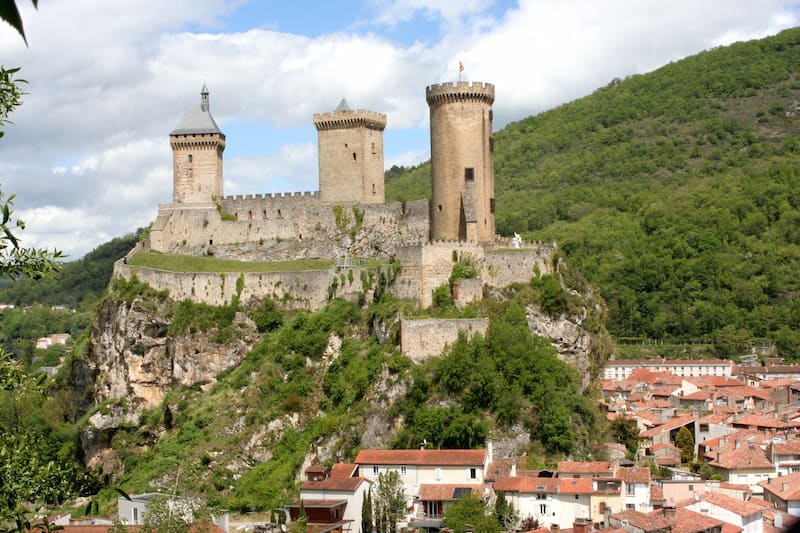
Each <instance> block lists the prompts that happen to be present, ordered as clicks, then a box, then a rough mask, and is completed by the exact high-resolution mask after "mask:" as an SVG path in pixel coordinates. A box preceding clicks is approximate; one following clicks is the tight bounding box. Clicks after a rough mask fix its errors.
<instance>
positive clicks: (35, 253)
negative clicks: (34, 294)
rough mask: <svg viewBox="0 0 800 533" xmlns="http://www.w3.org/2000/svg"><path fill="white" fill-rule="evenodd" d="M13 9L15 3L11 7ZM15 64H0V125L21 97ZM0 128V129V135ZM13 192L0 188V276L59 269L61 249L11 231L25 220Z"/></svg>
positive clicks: (34, 275) (38, 275)
mask: <svg viewBox="0 0 800 533" xmlns="http://www.w3.org/2000/svg"><path fill="white" fill-rule="evenodd" d="M14 9H15V10H16V7H14ZM18 71H19V68H12V69H6V68H5V67H0V128H2V126H3V125H4V124H7V123H8V115H9V113H11V112H12V111H13V110H14V109H15V108H16V107H17V106H19V105H20V102H21V98H22V94H23V92H22V90H21V89H20V84H21V83H26V82H25V80H22V79H15V77H14V76H15V75H16V73H17V72H18ZM2 136H3V131H2V129H0V137H2ZM14 196H15V195H13V194H12V195H9V196H8V197H6V196H5V195H4V194H3V192H2V191H0V213H2V214H1V215H0V276H7V277H10V278H13V279H16V278H19V277H28V278H33V279H40V278H43V277H46V276H50V275H53V274H55V273H57V272H58V271H59V269H60V268H61V264H60V263H59V262H58V260H59V259H60V258H61V257H63V255H62V254H61V252H59V251H58V250H54V251H53V252H49V251H47V250H37V249H34V248H24V247H21V246H20V242H19V238H18V237H17V236H16V235H15V234H14V232H15V231H17V230H24V229H25V223H24V222H23V221H22V220H19V219H14V218H13V216H12V215H13V211H12V210H11V207H12V205H13V204H14Z"/></svg>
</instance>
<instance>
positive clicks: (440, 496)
mask: <svg viewBox="0 0 800 533" xmlns="http://www.w3.org/2000/svg"><path fill="white" fill-rule="evenodd" d="M484 487H485V485H483V484H482V483H481V484H480V485H464V484H460V485H459V484H447V483H436V484H422V485H420V486H419V499H420V500H422V501H426V502H449V501H453V500H456V499H458V497H459V496H461V494H460V492H459V494H458V496H456V492H457V489H469V490H471V491H472V494H475V495H477V496H482V495H483V489H484Z"/></svg>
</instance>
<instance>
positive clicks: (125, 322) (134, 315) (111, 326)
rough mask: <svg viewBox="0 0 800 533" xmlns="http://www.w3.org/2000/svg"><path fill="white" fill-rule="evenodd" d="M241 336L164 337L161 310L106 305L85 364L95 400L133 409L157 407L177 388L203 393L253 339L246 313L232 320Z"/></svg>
mask: <svg viewBox="0 0 800 533" xmlns="http://www.w3.org/2000/svg"><path fill="white" fill-rule="evenodd" d="M236 321H237V323H238V326H239V329H240V331H241V334H240V335H239V336H238V338H236V339H234V340H233V341H232V342H228V343H226V344H217V343H215V342H213V341H212V338H211V336H210V334H208V333H204V332H197V333H192V334H185V335H178V336H171V335H168V329H169V325H170V322H169V320H168V319H167V318H164V313H163V309H155V310H153V309H148V308H144V307H142V306H141V305H140V304H139V303H138V300H136V301H134V303H133V304H132V305H130V306H129V305H126V304H124V303H123V304H115V303H113V302H112V301H110V300H107V301H105V302H104V303H103V304H102V306H101V308H100V311H99V313H98V315H97V318H96V319H95V322H94V324H93V327H92V337H91V355H90V357H89V361H88V366H89V367H90V368H91V370H92V371H93V373H94V374H95V376H96V379H95V397H94V399H95V402H97V403H101V402H104V401H106V400H110V399H116V398H126V399H127V400H128V402H129V403H130V405H131V408H132V409H133V410H135V411H136V410H141V409H150V408H153V407H156V406H157V405H159V404H160V403H161V402H162V400H163V399H164V396H165V395H166V393H167V392H168V391H169V390H170V389H172V388H175V387H179V386H200V387H201V388H203V389H206V388H208V387H210V386H211V385H213V384H214V383H215V382H216V377H217V375H218V374H219V373H221V372H222V371H224V370H228V369H230V368H233V367H235V366H237V365H238V364H239V363H240V362H241V360H242V359H243V358H244V356H245V354H246V353H247V352H248V351H249V349H250V347H251V346H252V344H253V343H254V342H255V339H256V332H255V326H254V325H253V323H252V322H251V321H249V319H247V318H246V317H245V316H244V315H241V314H239V315H237V319H236Z"/></svg>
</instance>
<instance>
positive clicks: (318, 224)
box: [149, 192, 429, 261]
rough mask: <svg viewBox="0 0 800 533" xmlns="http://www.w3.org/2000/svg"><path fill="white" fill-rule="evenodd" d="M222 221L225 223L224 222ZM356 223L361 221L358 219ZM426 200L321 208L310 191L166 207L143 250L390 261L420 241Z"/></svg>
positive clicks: (260, 257) (423, 236)
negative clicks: (341, 255) (345, 255)
mask: <svg viewBox="0 0 800 533" xmlns="http://www.w3.org/2000/svg"><path fill="white" fill-rule="evenodd" d="M225 218H227V220H225ZM359 218H360V220H359ZM428 221H429V211H428V201H427V200H417V201H413V202H407V203H401V202H390V203H385V204H327V203H324V202H322V201H321V200H320V198H319V195H318V194H316V193H308V192H307V193H292V194H276V195H246V196H235V197H233V196H226V197H225V198H223V199H222V200H221V201H220V202H219V210H217V208H216V207H215V206H213V205H209V204H180V205H179V204H167V205H161V206H159V215H158V217H157V218H156V221H155V222H154V224H153V226H152V228H151V231H150V239H149V242H150V248H151V249H152V250H154V251H158V252H164V253H177V254H185V255H203V254H209V253H210V254H213V255H215V256H218V257H228V258H235V259H239V260H251V261H282V260H291V259H305V258H315V257H319V258H326V259H333V258H335V257H336V256H337V253H341V252H342V251H343V250H347V251H348V253H349V255H350V256H351V257H363V258H372V257H381V258H386V257H390V256H392V255H393V254H394V253H395V251H396V249H397V248H398V247H400V246H401V245H403V244H407V243H415V242H421V241H424V240H426V239H427V236H428V227H429V223H428Z"/></svg>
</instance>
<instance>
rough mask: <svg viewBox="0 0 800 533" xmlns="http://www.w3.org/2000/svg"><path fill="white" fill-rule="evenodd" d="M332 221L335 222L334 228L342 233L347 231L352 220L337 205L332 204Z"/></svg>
mask: <svg viewBox="0 0 800 533" xmlns="http://www.w3.org/2000/svg"><path fill="white" fill-rule="evenodd" d="M333 219H334V221H335V222H336V227H337V228H338V229H339V231H342V232H344V231H346V230H347V227H348V226H349V225H350V222H351V220H352V219H351V218H350V214H349V213H348V212H347V211H345V209H344V207H342V206H341V205H339V204H334V206H333Z"/></svg>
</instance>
